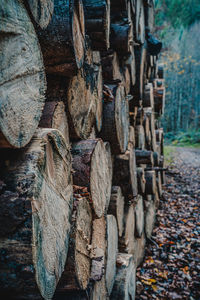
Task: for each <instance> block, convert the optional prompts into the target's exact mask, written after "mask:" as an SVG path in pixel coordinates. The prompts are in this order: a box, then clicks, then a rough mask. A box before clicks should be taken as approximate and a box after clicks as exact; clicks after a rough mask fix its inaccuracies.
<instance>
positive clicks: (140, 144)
mask: <svg viewBox="0 0 200 300" xmlns="http://www.w3.org/2000/svg"><path fill="white" fill-rule="evenodd" d="M135 140H136V144H135V147H136V148H137V149H140V150H144V148H145V133H144V127H143V125H137V126H136V130H135Z"/></svg>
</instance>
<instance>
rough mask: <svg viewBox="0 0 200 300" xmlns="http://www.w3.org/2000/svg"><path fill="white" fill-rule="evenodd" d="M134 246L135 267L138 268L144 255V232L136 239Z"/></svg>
mask: <svg viewBox="0 0 200 300" xmlns="http://www.w3.org/2000/svg"><path fill="white" fill-rule="evenodd" d="M136 244H137V246H136V266H137V267H138V266H139V265H140V264H141V263H142V261H143V259H144V255H145V245H146V238H145V233H144V232H143V233H142V236H141V237H140V238H137V241H136Z"/></svg>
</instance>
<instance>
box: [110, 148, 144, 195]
mask: <svg viewBox="0 0 200 300" xmlns="http://www.w3.org/2000/svg"><path fill="white" fill-rule="evenodd" d="M113 184H114V185H117V186H120V187H121V189H122V193H123V195H124V196H125V201H130V200H132V199H133V198H135V197H136V196H137V193H138V190H137V169H136V161H135V151H134V150H133V149H131V150H129V151H126V153H125V154H122V155H118V156H116V157H115V160H114V170H113Z"/></svg>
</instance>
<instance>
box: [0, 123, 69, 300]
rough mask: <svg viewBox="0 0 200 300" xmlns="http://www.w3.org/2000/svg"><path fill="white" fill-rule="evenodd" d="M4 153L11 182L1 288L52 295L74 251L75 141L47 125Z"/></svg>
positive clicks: (4, 204)
mask: <svg viewBox="0 0 200 300" xmlns="http://www.w3.org/2000/svg"><path fill="white" fill-rule="evenodd" d="M1 159H2V163H1V178H2V179H3V180H4V182H5V184H6V187H5V191H3V192H2V194H1V203H0V205H1V214H0V224H1V232H0V236H1V246H0V248H1V251H0V252H1V256H0V260H1V268H0V272H1V276H0V286H1V292H0V293H1V294H3V295H4V297H6V298H9V299H10V298H11V299H42V298H44V299H51V298H52V297H53V294H54V292H55V289H56V285H57V283H58V280H59V278H60V277H61V274H62V272H63V270H64V265H65V261H66V257H67V251H68V239H69V233H70V219H71V206H72V198H73V197H72V179H71V155H70V150H69V147H67V145H66V144H65V141H64V139H63V138H62V136H61V135H60V133H59V131H57V130H54V129H41V130H38V131H37V134H36V135H35V136H34V137H33V139H32V142H31V143H30V144H29V146H28V147H27V148H25V149H24V150H19V151H18V152H16V151H15V154H14V153H13V150H12V151H11V152H10V151H6V152H4V153H2V155H1ZM8 162H9V163H8ZM5 225H6V226H5Z"/></svg>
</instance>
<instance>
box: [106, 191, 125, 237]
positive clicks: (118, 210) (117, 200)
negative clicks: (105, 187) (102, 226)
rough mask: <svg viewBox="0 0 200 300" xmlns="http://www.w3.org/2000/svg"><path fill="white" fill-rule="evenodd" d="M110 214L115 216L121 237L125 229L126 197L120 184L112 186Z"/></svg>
mask: <svg viewBox="0 0 200 300" xmlns="http://www.w3.org/2000/svg"><path fill="white" fill-rule="evenodd" d="M108 214H109V215H113V216H115V218H116V220H117V226H118V234H119V237H121V236H122V233H123V230H124V197H123V195H122V191H121V188H120V187H119V186H113V187H112V191H111V197H110V204H109V208H108Z"/></svg>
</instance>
